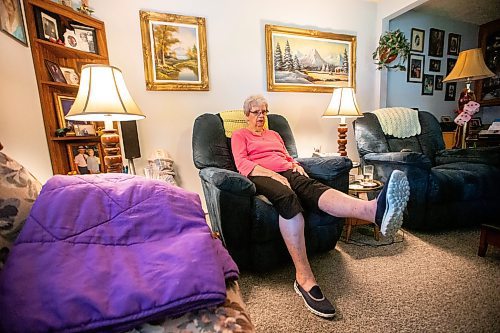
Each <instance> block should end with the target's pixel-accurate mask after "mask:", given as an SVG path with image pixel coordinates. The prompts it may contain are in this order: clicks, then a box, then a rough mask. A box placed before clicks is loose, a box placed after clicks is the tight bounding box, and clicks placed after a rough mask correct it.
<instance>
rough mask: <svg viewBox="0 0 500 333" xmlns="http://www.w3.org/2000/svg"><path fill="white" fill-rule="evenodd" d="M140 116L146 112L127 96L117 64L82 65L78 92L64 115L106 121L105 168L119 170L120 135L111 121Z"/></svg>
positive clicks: (86, 119) (113, 170)
mask: <svg viewBox="0 0 500 333" xmlns="http://www.w3.org/2000/svg"><path fill="white" fill-rule="evenodd" d="M143 118H145V116H144V115H143V114H142V112H141V110H140V109H139V107H138V106H137V104H136V103H135V102H134V100H133V99H132V96H130V93H129V92H128V89H127V86H126V85H125V81H124V79H123V75H122V72H121V71H120V70H119V69H118V68H116V67H113V66H109V65H95V64H92V65H85V66H83V67H82V73H81V78H80V87H79V89H78V94H77V96H76V99H75V102H74V103H73V106H72V107H71V109H70V110H69V112H68V114H67V115H66V119H68V120H79V121H104V122H105V129H104V134H102V135H101V143H102V145H103V148H104V153H105V154H104V155H105V156H104V162H105V164H106V166H107V169H108V172H121V171H122V158H121V153H120V152H121V150H120V147H119V142H120V137H119V136H118V134H116V130H115V129H114V128H113V125H112V123H113V121H128V120H139V119H143Z"/></svg>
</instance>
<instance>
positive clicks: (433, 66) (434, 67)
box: [429, 59, 441, 72]
mask: <svg viewBox="0 0 500 333" xmlns="http://www.w3.org/2000/svg"><path fill="white" fill-rule="evenodd" d="M440 71H441V60H439V59H430V60H429V72H440Z"/></svg>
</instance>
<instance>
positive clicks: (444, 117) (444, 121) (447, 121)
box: [441, 116, 452, 123]
mask: <svg viewBox="0 0 500 333" xmlns="http://www.w3.org/2000/svg"><path fill="white" fill-rule="evenodd" d="M441 122H442V123H450V122H452V120H451V117H450V116H441Z"/></svg>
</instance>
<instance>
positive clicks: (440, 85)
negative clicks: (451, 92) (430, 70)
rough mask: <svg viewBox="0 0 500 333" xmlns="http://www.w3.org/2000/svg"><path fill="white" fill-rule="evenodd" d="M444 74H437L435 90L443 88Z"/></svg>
mask: <svg viewBox="0 0 500 333" xmlns="http://www.w3.org/2000/svg"><path fill="white" fill-rule="evenodd" d="M443 80H444V76H443V75H436V81H435V83H434V90H443Z"/></svg>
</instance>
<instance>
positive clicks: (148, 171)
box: [144, 165, 160, 179]
mask: <svg viewBox="0 0 500 333" xmlns="http://www.w3.org/2000/svg"><path fill="white" fill-rule="evenodd" d="M144 176H146V178H147V179H158V178H159V176H160V172H159V170H158V168H157V167H156V166H151V165H150V166H147V167H145V168H144Z"/></svg>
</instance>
